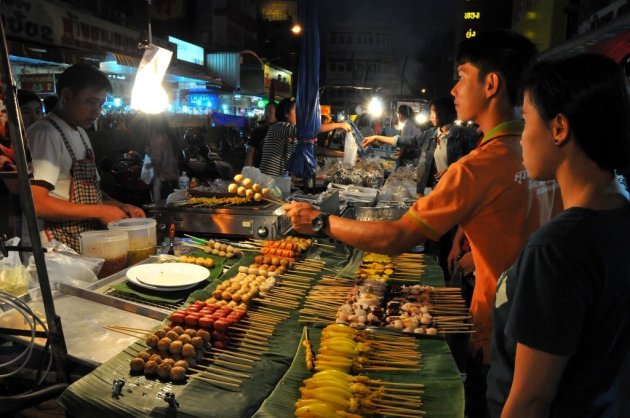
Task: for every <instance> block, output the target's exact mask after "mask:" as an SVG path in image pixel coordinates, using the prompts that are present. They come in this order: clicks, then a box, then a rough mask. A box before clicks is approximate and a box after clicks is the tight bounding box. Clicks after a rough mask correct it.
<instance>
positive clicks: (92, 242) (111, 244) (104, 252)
mask: <svg viewBox="0 0 630 418" xmlns="http://www.w3.org/2000/svg"><path fill="white" fill-rule="evenodd" d="M80 236H81V254H83V255H89V256H92V257H100V258H104V259H112V258H117V257H123V256H124V257H126V256H127V251H129V236H128V235H127V232H125V231H114V230H112V231H87V232H82V233H81V235H80Z"/></svg>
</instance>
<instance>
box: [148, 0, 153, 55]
mask: <svg viewBox="0 0 630 418" xmlns="http://www.w3.org/2000/svg"><path fill="white" fill-rule="evenodd" d="M147 3H149V12H148V13H147V17H148V19H149V45H151V44H152V43H153V34H152V33H151V0H147Z"/></svg>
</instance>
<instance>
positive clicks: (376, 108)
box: [368, 97, 383, 118]
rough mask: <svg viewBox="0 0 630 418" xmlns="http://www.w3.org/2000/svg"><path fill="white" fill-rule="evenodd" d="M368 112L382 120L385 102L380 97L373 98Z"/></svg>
mask: <svg viewBox="0 0 630 418" xmlns="http://www.w3.org/2000/svg"><path fill="white" fill-rule="evenodd" d="M368 112H369V114H370V115H372V116H373V117H375V118H380V117H381V115H382V114H383V102H382V101H381V99H379V98H378V97H372V100H370V103H369V104H368Z"/></svg>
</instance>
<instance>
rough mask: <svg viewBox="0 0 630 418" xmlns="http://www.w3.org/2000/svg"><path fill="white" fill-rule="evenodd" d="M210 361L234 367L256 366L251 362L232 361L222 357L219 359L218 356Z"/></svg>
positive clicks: (248, 367) (247, 367)
mask: <svg viewBox="0 0 630 418" xmlns="http://www.w3.org/2000/svg"><path fill="white" fill-rule="evenodd" d="M210 361H211V362H212V363H218V364H225V365H226V366H232V367H236V368H240V367H242V368H243V369H252V368H254V366H252V365H250V364H241V363H232V362H230V361H226V360H220V359H217V358H215V359H212V360H210Z"/></svg>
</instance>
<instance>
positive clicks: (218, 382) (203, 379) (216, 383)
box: [190, 374, 241, 388]
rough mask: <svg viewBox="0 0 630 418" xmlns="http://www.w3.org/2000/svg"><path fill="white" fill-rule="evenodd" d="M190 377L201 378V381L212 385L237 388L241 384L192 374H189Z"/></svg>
mask: <svg viewBox="0 0 630 418" xmlns="http://www.w3.org/2000/svg"><path fill="white" fill-rule="evenodd" d="M190 377H191V378H192V379H196V380H201V381H203V382H207V383H212V384H214V385H226V386H231V387H237V388H238V387H240V386H241V385H237V384H236V383H228V382H222V381H220V380H215V379H208V378H206V377H201V376H196V375H194V374H192V375H190Z"/></svg>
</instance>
